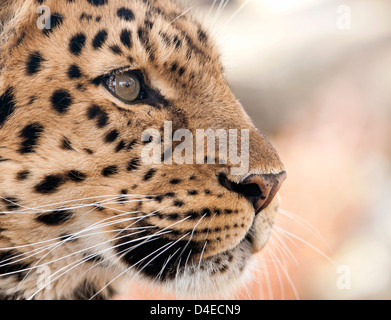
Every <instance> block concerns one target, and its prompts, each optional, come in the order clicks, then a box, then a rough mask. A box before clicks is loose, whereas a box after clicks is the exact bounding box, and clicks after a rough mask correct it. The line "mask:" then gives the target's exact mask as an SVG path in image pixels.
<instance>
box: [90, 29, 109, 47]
mask: <svg viewBox="0 0 391 320" xmlns="http://www.w3.org/2000/svg"><path fill="white" fill-rule="evenodd" d="M106 40H107V31H106V30H101V31H99V32H98V33H97V34H96V36H95V37H94V39H93V40H92V46H93V47H94V49H99V48H101V47H102V46H103V44H104V43H105V42H106Z"/></svg>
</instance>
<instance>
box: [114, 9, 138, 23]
mask: <svg viewBox="0 0 391 320" xmlns="http://www.w3.org/2000/svg"><path fill="white" fill-rule="evenodd" d="M117 16H118V17H119V18H121V19H124V20H126V21H132V20H134V14H133V12H132V11H131V10H130V9H127V8H120V9H118V11H117Z"/></svg>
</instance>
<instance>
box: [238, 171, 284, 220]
mask: <svg viewBox="0 0 391 320" xmlns="http://www.w3.org/2000/svg"><path fill="white" fill-rule="evenodd" d="M285 179H286V172H285V171H283V172H281V173H279V174H262V175H255V174H253V175H251V176H249V177H247V178H246V179H244V180H243V181H242V182H241V185H242V188H243V189H242V190H243V192H244V193H243V194H244V195H245V196H246V197H247V199H248V200H250V202H251V203H252V204H253V206H254V209H255V213H256V214H257V213H259V212H260V211H262V210H263V209H265V208H266V207H267V206H268V205H269V204H270V202H272V200H273V199H274V197H275V195H276V194H277V192H278V191H279V190H280V188H281V185H282V183H283V182H284V180H285Z"/></svg>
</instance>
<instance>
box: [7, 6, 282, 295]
mask: <svg viewBox="0 0 391 320" xmlns="http://www.w3.org/2000/svg"><path fill="white" fill-rule="evenodd" d="M0 20H1V21H2V25H3V27H2V29H0V30H1V31H0V45H1V47H0V172H1V174H0V273H1V274H0V276H1V277H0V283H1V286H0V293H2V294H3V295H5V296H9V295H16V296H17V297H18V298H30V297H36V298H48V299H51V298H75V297H78V295H77V294H76V292H77V293H78V294H80V292H83V294H84V295H85V294H86V292H85V290H86V289H85V288H87V287H88V288H94V292H95V293H94V294H93V296H94V297H95V296H98V293H99V294H102V295H104V297H108V296H109V295H110V292H114V291H115V290H117V287H119V284H121V283H123V282H124V281H125V279H128V278H132V277H137V278H140V279H143V280H145V281H150V282H152V283H154V284H156V285H159V286H164V287H169V288H173V289H174V290H176V291H177V293H178V294H181V293H182V294H191V295H196V296H205V295H209V294H215V293H219V292H225V291H226V290H228V289H230V288H233V287H234V286H236V285H237V284H238V283H240V279H242V276H243V275H244V274H246V270H247V266H248V265H249V261H250V260H251V257H252V255H253V254H254V253H255V252H258V251H259V250H261V249H262V248H263V246H264V245H265V244H266V242H267V240H268V237H269V235H270V232H271V228H272V225H273V223H274V221H275V218H276V213H277V208H278V196H277V192H278V190H279V188H280V186H281V184H282V182H283V180H284V179H285V175H286V174H285V170H284V166H283V164H282V163H281V161H280V158H279V156H278V154H277V152H276V151H275V149H274V148H273V147H272V145H271V144H270V143H269V141H268V140H267V139H266V137H265V136H264V135H263V134H262V133H261V132H260V131H259V130H258V129H257V128H256V127H255V126H254V125H253V123H252V121H251V119H250V118H249V116H248V115H247V114H246V112H245V111H244V110H243V108H242V106H241V104H240V103H239V101H238V100H237V99H236V98H235V96H234V95H233V93H232V91H231V90H230V88H229V85H228V83H227V80H226V78H225V76H224V70H223V67H222V64H221V62H220V56H219V53H218V50H217V48H216V46H215V44H214V42H213V39H212V38H211V36H210V35H209V34H208V33H207V31H206V30H204V28H203V27H202V26H201V25H200V24H199V23H198V22H197V21H196V20H195V19H194V18H192V17H191V16H190V15H189V13H188V11H187V10H184V9H183V8H181V7H180V6H179V5H178V4H177V3H176V2H175V1H172V0H134V1H126V0H68V1H59V0H47V1H43V0H41V1H33V0H27V1H19V0H12V1H8V3H7V5H5V6H4V7H3V8H1V9H0ZM216 137H218V139H217V138H216ZM215 138H216V139H215ZM211 141H214V142H215V143H209V142H211ZM43 267H45V268H49V270H50V277H49V279H50V281H49V283H50V284H52V288H51V289H49V287H50V286H49V285H46V286H43V287H42V288H40V287H37V278H38V276H39V271H40V268H41V269H42V268H43ZM16 282H17V286H16V285H15V283H16ZM86 283H88V285H86ZM53 287H54V289H53ZM15 288H18V289H17V290H18V291H17V292H16V291H15ZM80 288H81V289H80ZM83 288H84V289H83ZM103 288H104V290H101V289H103ZM80 290H81V291H80ZM83 290H84V291H83Z"/></svg>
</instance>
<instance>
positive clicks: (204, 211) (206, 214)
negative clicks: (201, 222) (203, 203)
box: [202, 208, 212, 217]
mask: <svg viewBox="0 0 391 320" xmlns="http://www.w3.org/2000/svg"><path fill="white" fill-rule="evenodd" d="M211 214H212V212H211V211H210V209H208V208H205V209H202V216H205V217H210V216H211Z"/></svg>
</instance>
